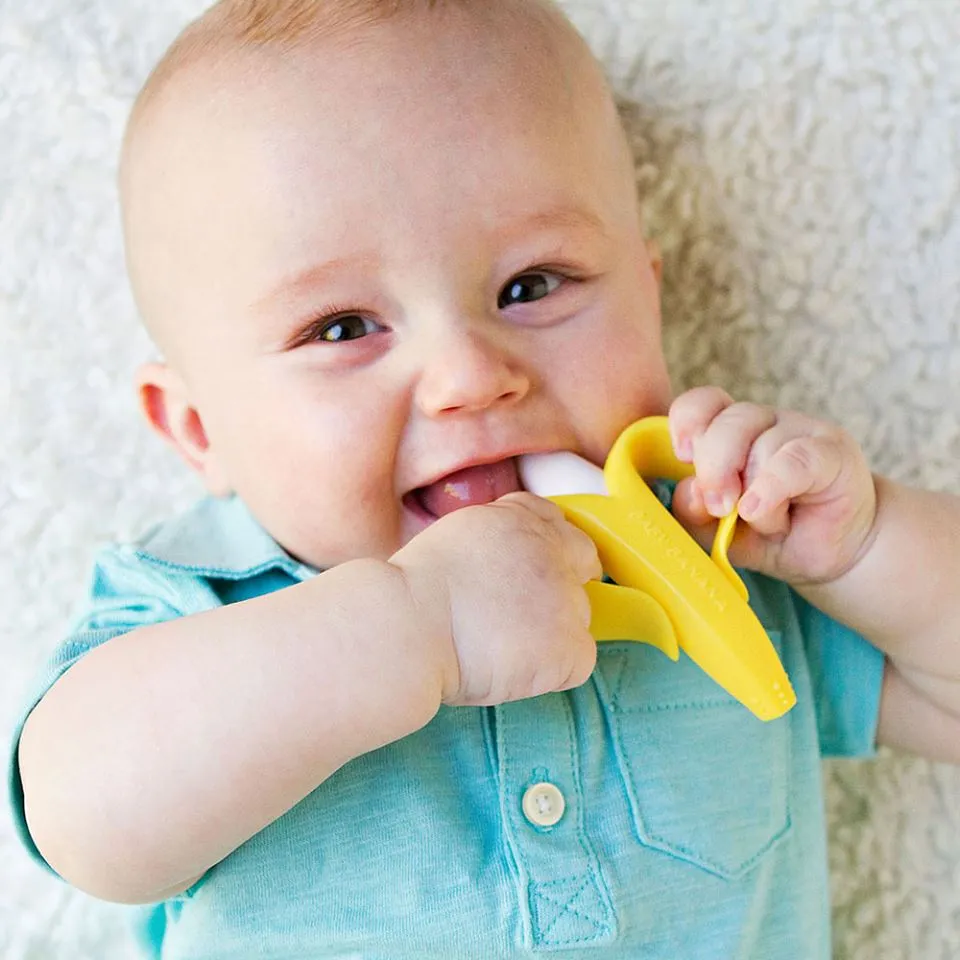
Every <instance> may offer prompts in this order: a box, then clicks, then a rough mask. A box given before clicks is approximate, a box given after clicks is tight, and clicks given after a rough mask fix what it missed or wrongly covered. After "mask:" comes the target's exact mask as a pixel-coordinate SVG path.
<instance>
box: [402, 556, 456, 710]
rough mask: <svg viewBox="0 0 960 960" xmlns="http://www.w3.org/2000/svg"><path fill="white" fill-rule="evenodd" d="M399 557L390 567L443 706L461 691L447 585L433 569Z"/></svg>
mask: <svg viewBox="0 0 960 960" xmlns="http://www.w3.org/2000/svg"><path fill="white" fill-rule="evenodd" d="M400 553H402V551H401V552H400ZM400 553H398V554H395V555H394V556H393V557H392V558H391V559H390V561H389V562H388V564H387V566H389V567H390V568H391V569H392V570H393V575H394V577H395V578H396V579H397V581H398V583H400V584H402V589H403V591H404V593H405V596H406V611H407V620H408V623H409V624H410V628H411V631H412V633H413V634H414V636H415V637H416V641H417V646H418V648H420V649H418V653H419V655H420V656H422V658H423V664H424V669H425V670H426V671H427V673H428V675H430V676H431V677H433V678H435V679H434V682H435V683H436V685H437V690H438V692H439V698H440V702H449V701H450V700H451V699H452V698H453V697H454V695H455V693H456V691H457V690H458V689H459V687H460V661H459V658H458V656H457V650H456V645H455V643H454V639H453V616H452V611H451V608H450V595H449V590H448V588H447V583H446V580H445V578H444V577H442V576H441V575H439V574H438V573H437V572H436V570H435V569H434V568H433V567H432V566H430V565H427V564H423V563H411V562H409V561H408V559H407V558H406V557H403V556H401V555H400Z"/></svg>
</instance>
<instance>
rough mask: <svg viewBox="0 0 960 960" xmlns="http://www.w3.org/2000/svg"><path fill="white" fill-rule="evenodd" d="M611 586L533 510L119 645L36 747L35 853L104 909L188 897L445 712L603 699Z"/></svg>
mask: <svg viewBox="0 0 960 960" xmlns="http://www.w3.org/2000/svg"><path fill="white" fill-rule="evenodd" d="M530 569H534V570H538V571H540V572H541V575H540V576H538V577H536V578H530V577H529V576H528V572H529V570H530ZM599 574H600V565H599V561H598V559H597V556H596V550H595V548H594V547H593V544H592V543H591V542H590V541H589V540H588V539H587V537H586V536H584V535H583V534H582V533H580V531H578V530H576V529H575V528H573V527H572V526H570V525H569V524H567V523H566V522H565V521H564V520H563V518H562V514H561V513H560V511H559V509H557V508H556V507H554V506H553V505H552V504H549V503H546V502H545V501H540V500H538V499H537V498H534V497H532V496H530V495H528V494H516V495H510V496H508V497H506V498H503V499H502V500H501V501H499V502H498V503H496V504H491V505H488V506H485V507H470V508H467V509H464V510H462V511H459V512H457V513H453V514H451V515H449V516H448V517H445V518H444V519H443V520H440V521H438V522H437V523H435V524H434V525H433V526H432V527H430V528H428V529H427V530H426V531H425V532H424V533H422V534H420V536H418V537H416V538H415V539H414V540H413V541H411V542H410V543H409V544H408V545H407V546H406V547H404V548H403V549H402V550H401V551H399V552H398V553H397V554H396V555H395V556H394V557H393V558H391V561H390V562H381V561H376V560H358V561H353V562H351V563H346V564H343V565H342V566H339V567H336V568H334V569H332V570H329V571H327V572H326V573H323V574H320V575H319V576H317V577H316V578H314V579H313V580H309V581H307V582H305V583H302V584H299V585H297V586H292V587H289V588H287V589H284V590H280V591H278V592H276V593H272V594H269V595H267V596H264V597H261V598H258V599H254V600H248V601H245V602H242V603H237V604H233V605H231V606H227V607H224V608H221V609H218V610H214V611H210V612H208V613H202V614H198V615H195V616H191V617H184V618H181V619H179V620H173V621H170V622H166V623H160V624H156V625H153V626H149V627H143V628H140V629H137V630H134V631H132V632H131V633H129V634H126V635H124V636H121V637H117V638H115V639H113V640H110V641H108V642H107V643H105V644H103V646H101V647H98V648H96V649H95V650H93V651H91V652H90V653H89V654H88V655H87V656H86V657H84V658H83V659H82V660H80V661H79V662H78V663H76V664H75V665H74V666H73V667H72V668H71V669H70V670H68V671H67V672H66V673H65V674H64V675H63V677H61V678H60V680H58V681H57V683H55V684H54V686H53V687H51V689H50V690H49V691H48V693H47V695H46V696H45V697H44V698H43V700H42V701H41V702H40V704H39V705H38V706H37V707H36V708H35V710H34V711H33V712H32V714H31V715H30V717H29V718H28V720H27V723H26V725H25V727H24V731H23V735H22V738H21V741H20V750H19V762H20V772H21V779H22V782H23V789H24V800H25V810H26V817H27V822H28V824H29V827H30V831H31V835H32V837H33V839H34V842H35V843H36V845H37V847H38V849H39V850H40V851H41V853H42V854H43V855H44V857H45V858H46V859H47V860H48V862H49V863H50V865H51V866H52V867H53V868H54V869H55V870H57V871H58V872H59V873H60V874H61V875H62V876H63V877H64V878H65V879H66V880H68V881H69V882H71V883H73V884H74V885H75V886H77V887H79V888H81V889H83V890H86V891H87V892H89V893H92V894H93V895H95V896H98V897H101V898H103V899H108V900H117V901H120V902H128V903H136V902H150V901H157V900H161V899H164V898H166V897H168V896H172V895H174V894H175V893H178V892H180V891H182V890H184V889H186V888H187V887H188V886H190V885H191V884H192V883H193V882H194V881H195V880H196V879H197V878H198V877H199V876H201V875H202V874H203V873H204V872H205V871H206V870H207V869H208V868H209V867H210V866H212V865H213V864H215V863H217V862H218V861H219V860H221V859H222V858H223V857H225V856H226V855H227V854H229V853H230V852H231V851H232V850H234V849H235V848H236V847H237V846H239V845H240V844H241V843H243V842H244V841H245V840H247V839H248V838H249V837H251V836H252V835H253V834H255V833H257V832H258V831H259V830H261V829H263V828H264V827H265V826H266V825H267V824H269V823H271V822H272V821H273V820H275V819H276V818H277V817H279V816H280V815H281V814H283V813H284V812H286V811H287V810H288V809H290V807H292V806H293V805H294V804H296V803H297V802H299V801H300V800H301V799H303V798H304V797H305V796H306V795H307V794H308V793H310V792H311V791H312V790H313V789H314V788H316V787H317V786H318V785H319V784H320V783H322V782H323V780H325V779H326V778H327V777H328V776H330V775H331V774H332V773H333V772H334V771H335V770H337V768H338V767H340V766H341V765H343V764H344V763H346V762H347V761H349V760H350V759H352V758H354V757H356V756H359V755H360V754H363V753H367V752H369V751H371V750H374V749H376V748H378V747H380V746H382V745H384V744H386V743H389V742H391V741H393V740H397V739H399V738H401V737H403V736H405V735H407V734H409V733H412V732H413V731H415V730H417V729H419V728H420V727H422V726H424V725H425V724H426V723H428V722H429V721H430V719H431V718H432V717H433V716H434V714H435V713H436V711H437V709H438V708H439V706H440V704H441V702H446V703H450V704H471V703H499V702H503V701H505V700H510V699H517V698H520V697H525V696H533V695H536V694H539V693H544V692H547V691H550V690H558V689H566V688H568V687H570V686H574V685H577V684H580V683H582V682H583V681H584V680H586V678H587V677H588V676H589V674H590V672H591V670H592V668H593V664H594V660H595V656H596V651H595V644H594V643H593V641H592V639H591V637H590V635H589V633H588V631H587V624H588V622H589V604H588V602H587V599H586V593H585V591H584V590H583V584H584V583H585V582H586V581H587V580H588V579H590V578H591V577H595V576H599Z"/></svg>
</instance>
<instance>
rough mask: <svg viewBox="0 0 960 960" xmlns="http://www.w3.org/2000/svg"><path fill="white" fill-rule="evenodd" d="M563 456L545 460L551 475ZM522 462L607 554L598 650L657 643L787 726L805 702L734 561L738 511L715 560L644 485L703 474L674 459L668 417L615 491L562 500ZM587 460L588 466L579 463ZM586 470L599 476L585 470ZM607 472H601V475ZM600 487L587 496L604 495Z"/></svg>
mask: <svg viewBox="0 0 960 960" xmlns="http://www.w3.org/2000/svg"><path fill="white" fill-rule="evenodd" d="M554 456H566V457H568V458H569V457H572V455H571V454H566V455H564V454H557V455H554V454H540V455H537V457H536V459H537V460H538V461H540V462H541V465H542V464H544V463H546V462H547V461H548V459H549V458H551V457H554ZM532 459H533V458H521V473H522V475H523V477H524V483H525V485H526V487H527V489H528V490H531V492H533V493H537V494H539V495H541V496H547V497H548V498H549V499H551V500H553V501H554V502H555V503H556V504H558V505H559V506H560V508H561V509H562V510H563V512H564V514H565V516H566V518H567V520H569V521H570V523H572V524H573V525H574V526H576V527H579V528H580V529H581V530H583V531H584V532H585V533H586V534H587V535H588V536H589V537H590V538H591V539H592V540H593V542H594V543H595V544H596V545H597V552H598V554H599V556H600V562H601V563H602V564H603V569H604V571H605V573H607V574H608V575H609V576H610V577H611V578H612V579H613V580H615V581H616V584H609V583H600V582H598V581H591V582H590V583H589V584H587V594H588V596H589V598H590V605H591V609H592V612H593V615H592V619H591V624H590V630H591V633H593V635H594V637H596V639H597V640H625V639H628V640H639V641H642V642H645V643H651V644H653V645H654V646H656V647H658V648H659V649H661V650H662V651H663V652H664V653H665V654H667V656H669V657H671V658H672V659H674V660H676V659H677V657H678V650H683V651H684V652H685V653H686V654H687V655H688V656H689V657H690V659H691V660H693V661H694V662H695V663H696V664H697V665H698V666H700V668H701V669H702V670H704V671H705V672H706V673H707V674H708V675H709V676H711V677H712V678H713V679H714V680H716V682H717V683H718V684H719V685H720V686H721V687H723V688H724V689H725V690H726V691H727V692H728V693H729V694H730V695H731V696H733V697H735V698H736V699H737V700H739V701H740V702H741V703H742V704H743V705H744V706H746V707H747V708H748V709H749V710H750V711H752V712H753V713H754V714H755V715H756V716H758V717H759V718H760V719H761V720H773V719H775V718H776V717H779V716H782V715H783V714H784V713H786V712H787V711H788V710H789V709H790V708H791V707H792V706H793V705H794V704H795V703H796V695H795V694H794V692H793V688H792V686H791V685H790V680H789V678H788V677H787V674H786V671H785V670H784V669H783V665H782V664H781V663H780V659H779V657H778V656H777V652H776V650H775V649H774V648H773V645H772V644H771V642H770V638H769V637H768V636H767V634H766V631H764V629H763V627H762V626H761V624H760V621H759V620H758V619H757V617H756V615H755V614H754V612H753V611H752V610H751V609H750V607H749V606H748V605H747V588H746V587H745V585H744V583H743V581H742V580H741V579H740V577H739V576H738V575H737V573H736V571H735V570H734V569H733V567H732V566H731V565H730V562H729V560H728V559H727V548H728V547H729V545H730V541H731V540H732V539H733V534H734V531H735V528H736V523H737V514H736V511H734V512H733V513H731V514H730V515H729V516H727V517H725V518H724V519H723V520H722V521H721V522H720V526H719V528H718V530H717V535H716V538H715V539H714V543H713V551H712V554H711V555H710V556H707V554H706V553H704V552H703V550H701V549H700V547H699V545H698V544H697V543H696V541H695V540H694V539H693V538H692V537H691V536H690V534H688V533H687V532H686V530H684V529H683V527H682V526H681V525H680V523H679V522H678V521H677V520H676V519H675V518H674V517H673V516H672V515H671V514H670V512H669V511H668V510H667V509H666V508H665V507H664V506H663V504H661V503H660V501H659V500H658V499H657V497H656V495H655V494H654V492H653V491H652V490H651V489H650V487H649V486H648V485H647V483H646V482H645V480H644V477H649V478H651V479H652V478H663V479H668V480H680V479H682V478H683V477H686V476H690V475H692V474H693V468H692V467H691V466H689V465H687V464H684V463H681V462H680V461H679V460H677V459H676V457H675V456H674V454H673V446H672V444H671V441H670V434H669V431H668V428H667V418H666V417H649V418H647V419H645V420H640V421H638V422H637V423H634V424H633V425H632V426H630V427H628V428H627V429H626V430H625V431H624V432H623V433H622V434H621V435H620V437H619V438H618V439H617V441H616V443H615V444H614V445H613V448H612V449H611V451H610V455H609V456H608V457H607V462H606V464H605V466H604V469H603V477H602V479H603V481H604V483H605V486H606V490H607V491H608V494H607V495H604V494H602V493H598V492H593V493H580V492H576V493H570V492H566V493H565V492H562V489H563V487H564V486H566V488H567V489H569V485H570V483H571V482H573V483H574V486H577V483H576V481H575V480H574V481H570V480H567V481H565V484H561V490H559V491H558V490H557V488H556V484H554V485H553V486H554V488H553V489H552V490H548V489H544V487H545V486H549V485H550V484H549V483H546V484H545V483H543V482H537V481H534V482H531V480H530V478H531V477H537V478H538V479H539V478H543V479H544V480H545V479H546V477H547V473H548V471H547V470H546V469H534V468H533V467H532V465H531V464H529V463H525V462H524V461H527V460H532ZM574 459H578V458H574ZM579 464H580V465H581V466H580V468H578V469H583V468H586V469H588V470H589V469H593V470H595V471H596V468H591V467H590V466H589V465H587V464H586V463H585V462H584V461H579ZM597 472H599V471H597ZM597 487H598V484H597V482H596V481H594V482H593V483H592V484H591V483H582V484H581V485H580V487H579V488H580V489H581V490H583V489H591V488H592V489H594V490H596V489H597Z"/></svg>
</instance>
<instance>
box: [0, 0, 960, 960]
mask: <svg viewBox="0 0 960 960" xmlns="http://www.w3.org/2000/svg"><path fill="white" fill-rule="evenodd" d="M203 5H204V4H203V0H164V2H163V3H154V2H153V0H84V2H82V3H77V2H71V0H29V2H24V0H0V157H2V162H0V337H2V339H0V344H2V347H3V349H2V350H0V430H2V442H0V608H2V609H3V610H4V611H5V613H4V616H3V617H2V619H0V649H2V653H3V669H2V670H0V729H2V730H8V729H9V726H10V724H12V722H13V717H14V713H15V709H16V706H17V704H18V702H19V701H20V700H21V698H22V697H23V695H24V692H25V690H26V688H27V685H28V681H29V679H30V678H31V677H32V676H33V675H34V674H35V673H36V671H37V668H38V667H39V665H40V663H41V661H42V660H43V659H44V657H45V656H46V655H47V653H48V652H49V650H50V649H51V647H52V646H53V645H54V644H55V643H56V641H57V639H58V637H60V636H61V635H62V632H63V630H64V629H65V627H66V624H67V621H68V619H69V616H70V613H71V610H72V609H73V606H74V604H75V602H76V601H77V599H78V597H79V595H80V592H81V590H82V588H83V586H84V582H85V579H86V576H87V571H88V567H89V562H90V557H91V554H92V551H93V547H94V545H95V544H96V543H97V542H99V541H101V540H106V539H113V538H117V537H127V536H131V535H133V534H135V533H137V532H138V531H140V530H142V529H143V527H144V526H145V525H146V524H148V523H149V522H152V521H153V520H155V519H158V518H160V517H162V516H164V515H166V514H167V513H168V512H170V511H171V510H173V509H176V508H179V507H181V506H184V505H186V504H187V503H188V502H189V501H190V500H191V499H192V498H193V497H194V496H195V495H197V494H198V493H199V488H198V487H197V486H196V485H195V484H194V482H193V481H192V480H191V479H189V478H188V477H187V475H186V473H185V471H184V470H183V469H182V468H181V467H180V466H179V464H178V463H177V462H175V461H174V459H173V458H172V455H170V454H168V453H167V452H166V451H165V450H164V449H162V448H161V446H160V444H159V443H158V442H156V441H155V440H154V439H153V438H152V437H151V436H149V435H148V434H147V432H146V430H145V429H144V428H142V427H141V426H140V425H139V423H138V419H137V414H136V412H135V408H134V398H133V392H132V389H131V387H130V374H131V371H132V369H133V368H134V366H135V365H136V363H137V362H138V361H140V360H141V359H142V358H144V357H146V356H147V355H148V354H149V353H150V346H149V344H148V342H147V340H146V338H145V336H144V335H143V334H142V333H141V332H140V330H139V328H138V326H137V323H136V319H135V315H134V311H133V308H132V305H131V301H130V298H129V295H128V292H127V289H126V286H125V281H124V276H123V267H122V262H121V251H120V241H119V231H118V226H117V214H116V205H115V196H114V184H113V176H114V167H115V159H116V155H117V145H118V141H119V138H120V135H121V130H122V125H123V122H124V118H125V114H126V111H127V109H128V106H129V104H130V102H131V100H132V97H133V96H134V94H135V92H136V90H137V88H138V85H139V83H140V82H141V81H142V79H143V78H144V77H145V75H146V73H147V71H148V69H149V67H150V66H151V65H152V63H153V61H154V60H155V58H156V57H157V56H158V55H159V53H160V52H161V50H162V49H163V47H164V46H165V45H166V43H167V42H169V40H170V39H172V37H173V35H174V33H175V32H176V31H177V30H178V29H179V28H180V26H182V25H183V24H184V23H185V22H186V20H187V19H188V18H189V17H191V16H193V15H195V14H196V13H198V12H199V10H200V9H201V7H202V6H203ZM567 6H568V7H569V9H570V11H571V13H572V14H573V16H574V18H575V20H576V21H577V23H578V24H579V25H580V27H581V28H582V29H583V31H584V32H585V34H586V35H587V37H588V39H589V40H590V41H591V43H592V44H593V46H594V48H595V49H596V51H597V52H598V54H599V55H600V56H601V57H602V59H603V61H604V62H605V64H606V65H607V67H608V68H609V71H610V74H611V77H612V78H613V80H614V82H615V85H616V88H617V90H618V91H619V92H620V93H621V95H622V96H623V97H624V99H625V101H626V102H627V103H626V110H627V113H628V120H629V125H630V129H631V132H632V135H633V137H634V140H635V144H636V155H637V161H638V171H639V178H640V181H641V183H642V185H643V188H644V192H645V196H646V198H647V209H648V216H649V222H650V226H651V228H652V230H653V232H654V233H655V234H656V235H657V236H658V237H659V239H660V241H661V244H662V246H663V249H664V252H665V255H666V273H667V280H666V296H665V314H666V317H667V321H668V339H669V353H670V356H671V360H672V363H673V369H674V371H675V374H676V381H677V384H678V385H689V384H694V383H700V382H707V381H710V382H716V383H720V384H722V385H724V386H726V387H727V388H728V389H730V390H731V391H733V392H734V393H736V394H737V395H738V396H740V397H744V398H755V399H760V400H763V401H771V402H778V403H781V404H787V405H792V406H796V407H799V408H802V409H805V410H807V411H810V412H812V413H816V414H821V415H825V416H829V417H832V418H835V419H838V420H841V421H843V422H844V423H845V424H846V425H847V426H848V427H849V428H850V430H852V432H853V433H854V434H855V435H856V436H857V437H858V438H860V440H861V441H862V442H863V444H864V445H865V447H866V450H867V452H868V454H869V456H870V458H871V460H872V462H873V464H874V465H875V467H876V468H877V469H878V470H880V471H883V472H886V473H888V474H890V475H892V476H894V477H896V478H900V479H906V480H911V481H916V482H919V483H923V484H927V485H930V486H933V487H937V488H947V489H953V490H956V491H960V459H958V454H960V390H957V389H956V388H955V387H951V386H950V384H952V383H953V384H955V383H956V382H957V378H958V376H960V331H958V324H960V288H958V276H960V266H958V264H960V215H958V213H957V211H956V201H957V195H958V176H960V173H958V171H960V56H958V54H957V49H958V46H960V5H958V4H957V3H956V2H954V0H710V2H704V0H670V2H669V3H665V2H661V0H570V2H568V4H567ZM828 807H829V814H830V822H831V837H830V840H831V851H832V852H831V867H832V878H833V879H832V882H833V902H834V906H835V911H834V912H835V923H836V935H835V954H836V956H838V957H841V958H855V960H877V958H881V960H897V958H909V960H926V958H931V960H932V958H946V957H958V956H960V924H958V922H957V917H958V916H960V812H958V811H960V774H958V772H957V771H956V770H953V769H949V768H946V767H937V766H934V765H931V764H928V763H925V762H920V761H917V760H912V759H908V758H904V757H893V756H883V757H882V758H881V759H880V760H879V761H877V762H874V763H853V762H846V763H836V764H832V765H829V766H828ZM0 864H2V866H0V871H2V872H0V956H2V957H4V958H7V960H27V958H44V960H55V958H63V960H117V958H124V957H128V956H130V955H131V952H132V951H131V945H130V943H129V942H128V940H127V939H126V934H125V932H124V921H123V911H122V909H119V908H116V907H109V906H104V905H101V904H97V903H94V902H92V901H91V900H89V899H87V898H85V897H83V896H81V895H79V894H75V893H72V892H70V891H68V890H67V889H66V888H65V887H64V886H63V885H61V884H60V883H58V882H57V881H55V880H53V879H51V878H50V877H49V876H47V875H45V874H44V873H43V872H41V871H40V870H39V869H38V868H37V867H35V866H33V865H32V864H31V863H30V862H29V861H28V860H27V859H26V857H25V855H24V854H22V853H21V851H20V849H19V847H18V846H17V845H16V844H15V841H14V839H13V834H12V829H11V827H10V825H9V823H8V821H7V818H0ZM677 960H682V958H677ZM798 960H804V958H798Z"/></svg>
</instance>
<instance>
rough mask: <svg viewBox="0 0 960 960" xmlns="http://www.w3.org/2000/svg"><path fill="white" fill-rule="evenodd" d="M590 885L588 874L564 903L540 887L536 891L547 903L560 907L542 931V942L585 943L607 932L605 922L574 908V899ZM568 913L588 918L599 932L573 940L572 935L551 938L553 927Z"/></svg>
mask: <svg viewBox="0 0 960 960" xmlns="http://www.w3.org/2000/svg"><path fill="white" fill-rule="evenodd" d="M565 882H566V881H551V884H550V885H551V886H553V885H554V884H556V883H565ZM544 886H546V884H544ZM588 886H590V877H589V876H587V878H586V879H585V880H584V881H583V883H582V884H580V887H579V888H578V889H577V890H576V891H574V893H573V894H571V896H570V897H569V899H568V900H567V902H566V903H563V901H562V900H555V899H553V898H551V897H549V896H547V895H546V894H544V893H541V892H540V890H539V889H538V890H537V891H536V892H537V896H538V897H539V898H540V899H541V900H546V901H547V903H552V904H553V905H554V906H557V907H560V912H559V913H558V914H557V915H556V916H555V917H554V918H553V920H551V921H550V923H549V925H548V926H547V928H546V929H545V930H544V931H543V932H542V933H541V936H540V940H541V942H543V943H553V944H559V943H583V942H585V941H587V940H596V939H597V937H600V936H603V934H604V932H605V927H604V925H603V923H602V922H601V921H599V920H597V919H596V918H594V917H591V916H589V915H588V914H586V913H583V912H582V911H580V910H575V909H574V908H573V906H572V904H573V903H574V901H575V900H576V899H577V898H578V897H579V896H580V895H581V894H582V893H583V891H584V890H585V889H586V888H587V887H588ZM567 913H572V914H573V915H574V916H576V917H580V918H581V919H583V920H586V921H587V922H588V923H592V924H593V925H594V927H596V929H597V932H596V933H595V934H594V935H593V936H587V935H586V934H584V935H582V936H579V937H576V938H574V939H572V940H571V938H570V937H564V938H563V939H560V938H557V939H550V938H549V937H548V934H549V932H550V930H552V929H553V927H555V926H556V925H557V923H559V921H560V919H561V917H563V916H564V915H566V914H567Z"/></svg>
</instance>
